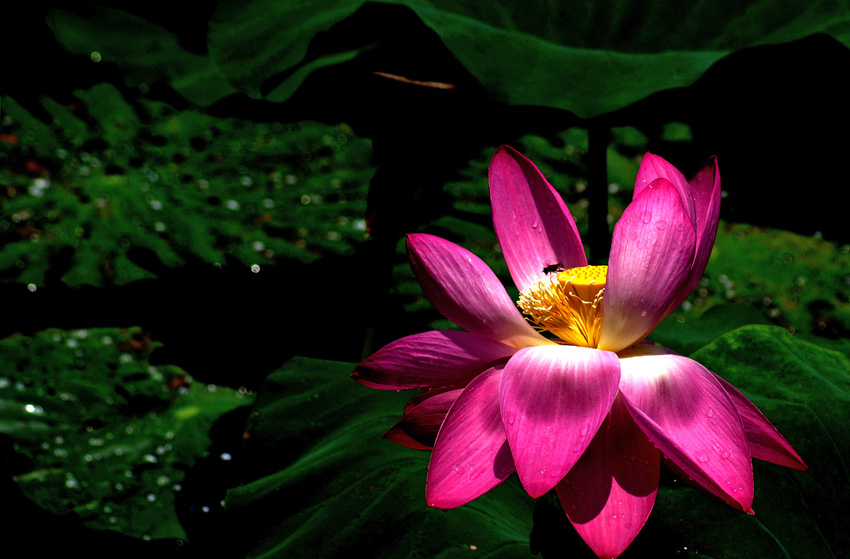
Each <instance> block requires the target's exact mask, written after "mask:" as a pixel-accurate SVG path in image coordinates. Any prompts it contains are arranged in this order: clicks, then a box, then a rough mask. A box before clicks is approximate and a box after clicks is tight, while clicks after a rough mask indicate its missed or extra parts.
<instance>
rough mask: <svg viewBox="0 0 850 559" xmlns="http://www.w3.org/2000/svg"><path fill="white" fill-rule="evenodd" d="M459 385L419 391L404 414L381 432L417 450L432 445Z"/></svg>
mask: <svg viewBox="0 0 850 559" xmlns="http://www.w3.org/2000/svg"><path fill="white" fill-rule="evenodd" d="M462 391H463V389H461V388H437V389H434V390H429V391H428V392H424V393H422V394H419V395H418V396H416V397H415V398H413V400H411V401H410V403H409V404H408V405H407V406H406V407H405V413H404V417H402V418H401V420H399V422H398V423H396V424H395V425H393V426H392V427H391V428H390V429H388V430H387V432H386V433H384V438H385V439H387V440H390V441H393V442H396V443H398V444H400V445H403V446H406V447H409V448H414V449H417V450H430V449H432V448H434V440H435V439H436V438H437V432H438V431H439V430H440V426H441V425H442V424H443V421H444V420H445V419H446V414H447V413H448V412H449V408H451V406H452V404H454V402H455V400H457V398H458V396H460V393H461V392H462Z"/></svg>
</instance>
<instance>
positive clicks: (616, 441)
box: [556, 397, 660, 557]
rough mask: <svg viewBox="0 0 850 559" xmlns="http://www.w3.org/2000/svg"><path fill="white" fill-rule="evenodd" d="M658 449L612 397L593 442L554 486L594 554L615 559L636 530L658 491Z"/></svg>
mask: <svg viewBox="0 0 850 559" xmlns="http://www.w3.org/2000/svg"><path fill="white" fill-rule="evenodd" d="M659 462H660V453H659V452H658V449H656V448H655V447H654V446H653V445H652V443H651V442H650V441H649V439H648V438H647V437H646V435H644V434H643V432H642V431H641V430H640V428H639V427H638V426H637V425H636V424H635V422H634V420H633V419H632V418H631V416H630V415H629V411H628V409H627V408H626V407H625V405H624V403H623V401H622V397H618V398H617V399H616V400H614V404H613V405H612V406H611V411H610V412H609V413H608V417H607V418H606V419H605V422H604V423H603V424H602V426H601V427H600V428H599V431H597V433H596V436H595V437H594V438H593V442H592V443H590V446H589V447H588V448H587V450H586V451H585V453H584V454H583V455H582V457H581V459H580V460H579V461H578V462H577V463H576V465H575V466H573V468H572V469H571V470H570V472H569V473H568V474H567V476H566V477H565V478H564V479H563V480H561V482H560V483H559V484H558V485H557V487H556V490H557V492H558V498H559V499H560V501H561V506H562V507H563V508H564V512H566V513H567V517H569V519H570V522H572V524H573V526H574V527H575V529H576V530H577V531H578V533H579V535H580V536H581V537H582V539H583V540H584V541H585V542H586V543H587V545H589V546H590V548H591V549H592V550H593V552H594V553H596V555H598V556H599V557H617V556H618V555H620V553H622V552H623V551H624V550H625V549H626V548H627V547H628V546H629V544H631V543H632V540H634V539H635V537H636V536H637V535H638V533H639V532H640V530H641V528H643V525H644V524H645V523H646V519H647V518H649V513H650V512H651V511H652V506H653V505H654V504H655V495H656V493H657V491H658V475H659V469H660V465H659Z"/></svg>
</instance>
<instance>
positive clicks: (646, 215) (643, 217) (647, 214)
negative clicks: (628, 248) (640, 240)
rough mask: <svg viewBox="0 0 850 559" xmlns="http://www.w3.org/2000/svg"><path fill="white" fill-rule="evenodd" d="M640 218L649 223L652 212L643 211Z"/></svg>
mask: <svg viewBox="0 0 850 559" xmlns="http://www.w3.org/2000/svg"><path fill="white" fill-rule="evenodd" d="M640 220H641V221H642V222H644V223H649V222H650V221H652V212H643V215H642V216H640Z"/></svg>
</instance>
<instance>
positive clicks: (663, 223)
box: [655, 219, 667, 231]
mask: <svg viewBox="0 0 850 559" xmlns="http://www.w3.org/2000/svg"><path fill="white" fill-rule="evenodd" d="M655 228H656V229H658V230H659V231H664V230H665V229H667V222H666V221H664V220H663V219H662V220H660V221H658V222H656V223H655Z"/></svg>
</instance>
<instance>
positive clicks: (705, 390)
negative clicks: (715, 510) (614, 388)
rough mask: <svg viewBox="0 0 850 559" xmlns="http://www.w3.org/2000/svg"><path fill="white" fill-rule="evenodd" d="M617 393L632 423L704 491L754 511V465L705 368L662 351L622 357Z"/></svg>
mask: <svg viewBox="0 0 850 559" xmlns="http://www.w3.org/2000/svg"><path fill="white" fill-rule="evenodd" d="M620 367H621V371H622V376H621V379H620V392H621V393H622V395H623V396H624V398H625V403H626V406H627V407H628V409H629V412H630V413H631V415H632V417H633V418H634V420H635V423H637V424H638V426H640V428H641V430H643V432H644V433H646V435H647V436H648V437H649V439H650V440H651V441H652V442H653V444H655V446H657V447H658V448H659V449H660V450H661V451H662V452H663V453H664V454H665V455H666V456H667V457H668V458H669V459H670V460H671V461H672V462H674V463H675V464H676V465H677V466H678V467H679V468H680V469H681V470H682V471H683V472H684V473H685V474H687V476H689V477H690V478H692V479H693V480H694V481H695V482H696V483H698V484H699V485H700V486H702V487H703V488H704V489H706V490H707V491H709V492H710V493H712V494H714V495H715V496H717V497H719V498H720V499H722V500H723V501H725V502H726V503H728V504H729V505H731V506H733V507H735V508H738V509H741V510H743V511H745V512H750V511H751V510H752V504H753V465H752V461H751V459H750V451H749V448H748V446H747V439H746V436H745V435H744V429H743V426H742V424H741V418H740V416H739V415H738V410H737V409H736V407H735V405H734V404H733V402H732V400H731V398H730V397H729V395H728V394H727V393H726V390H725V389H724V388H723V385H721V384H720V382H719V381H718V380H717V378H716V377H715V376H714V374H713V373H711V371H709V370H707V369H706V368H705V367H703V366H702V365H700V364H699V363H697V362H696V361H693V360H692V359H688V358H687V357H683V356H681V355H677V354H675V353H673V352H671V351H669V350H667V349H664V348H662V347H658V346H653V345H649V344H641V345H639V346H637V347H636V348H634V349H630V350H627V351H624V352H621V353H620Z"/></svg>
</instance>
